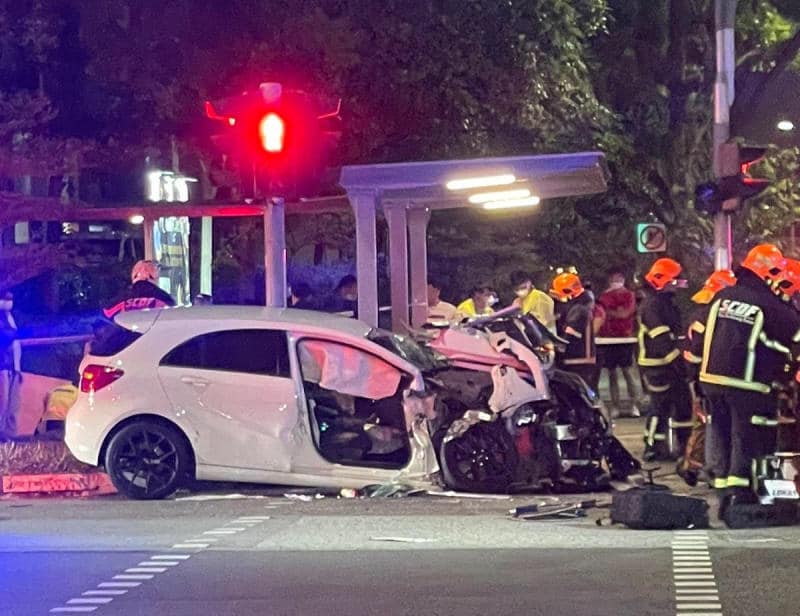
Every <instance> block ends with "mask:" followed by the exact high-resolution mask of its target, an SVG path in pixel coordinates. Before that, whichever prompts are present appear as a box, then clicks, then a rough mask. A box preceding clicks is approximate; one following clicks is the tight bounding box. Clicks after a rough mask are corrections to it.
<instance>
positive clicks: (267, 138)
mask: <svg viewBox="0 0 800 616" xmlns="http://www.w3.org/2000/svg"><path fill="white" fill-rule="evenodd" d="M285 133H286V127H285V125H284V122H283V118H281V117H280V116H279V115H278V114H277V113H268V114H267V115H265V116H264V117H263V118H261V122H259V124H258V134H259V135H260V137H261V147H262V148H264V151H266V152H271V153H279V152H283V140H284V135H285Z"/></svg>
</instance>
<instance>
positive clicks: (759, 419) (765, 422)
mask: <svg viewBox="0 0 800 616" xmlns="http://www.w3.org/2000/svg"><path fill="white" fill-rule="evenodd" d="M750 423H751V424H753V425H754V426H767V427H772V426H777V425H778V423H779V422H778V420H777V419H772V418H771V417H765V416H764V415H753V416H752V417H751V418H750Z"/></svg>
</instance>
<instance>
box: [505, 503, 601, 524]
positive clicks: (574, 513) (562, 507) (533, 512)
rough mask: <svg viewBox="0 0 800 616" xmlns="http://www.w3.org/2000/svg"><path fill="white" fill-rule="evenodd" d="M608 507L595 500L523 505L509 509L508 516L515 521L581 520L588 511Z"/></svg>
mask: <svg viewBox="0 0 800 616" xmlns="http://www.w3.org/2000/svg"><path fill="white" fill-rule="evenodd" d="M603 506H608V504H607V503H598V502H597V500H595V499H590V500H584V501H575V502H570V503H558V504H545V505H541V506H540V505H538V504H532V505H525V506H522V507H517V508H515V509H511V510H510V511H509V514H510V515H511V517H512V518H514V519H515V520H543V519H545V518H583V517H586V515H587V514H586V512H587V510H589V509H594V508H596V507H603Z"/></svg>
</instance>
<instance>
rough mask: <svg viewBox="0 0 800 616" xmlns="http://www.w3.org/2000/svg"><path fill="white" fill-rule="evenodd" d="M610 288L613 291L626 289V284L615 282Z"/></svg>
mask: <svg viewBox="0 0 800 616" xmlns="http://www.w3.org/2000/svg"><path fill="white" fill-rule="evenodd" d="M609 288H611V289H624V288H625V282H624V281H623V282H619V281H614V282H612V283H611V284H610V285H609Z"/></svg>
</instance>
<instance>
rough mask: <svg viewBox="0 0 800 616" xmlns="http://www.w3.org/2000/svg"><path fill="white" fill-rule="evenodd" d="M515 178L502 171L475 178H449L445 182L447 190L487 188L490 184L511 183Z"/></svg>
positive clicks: (503, 184) (502, 184)
mask: <svg viewBox="0 0 800 616" xmlns="http://www.w3.org/2000/svg"><path fill="white" fill-rule="evenodd" d="M516 181H517V178H516V177H515V176H514V175H513V174H512V173H503V174H500V175H487V176H483V177H475V178H462V179H457V180H450V181H449V182H447V184H445V186H446V187H447V190H467V189H470V188H488V187H490V186H505V185H508V184H513V183H514V182H516Z"/></svg>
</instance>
